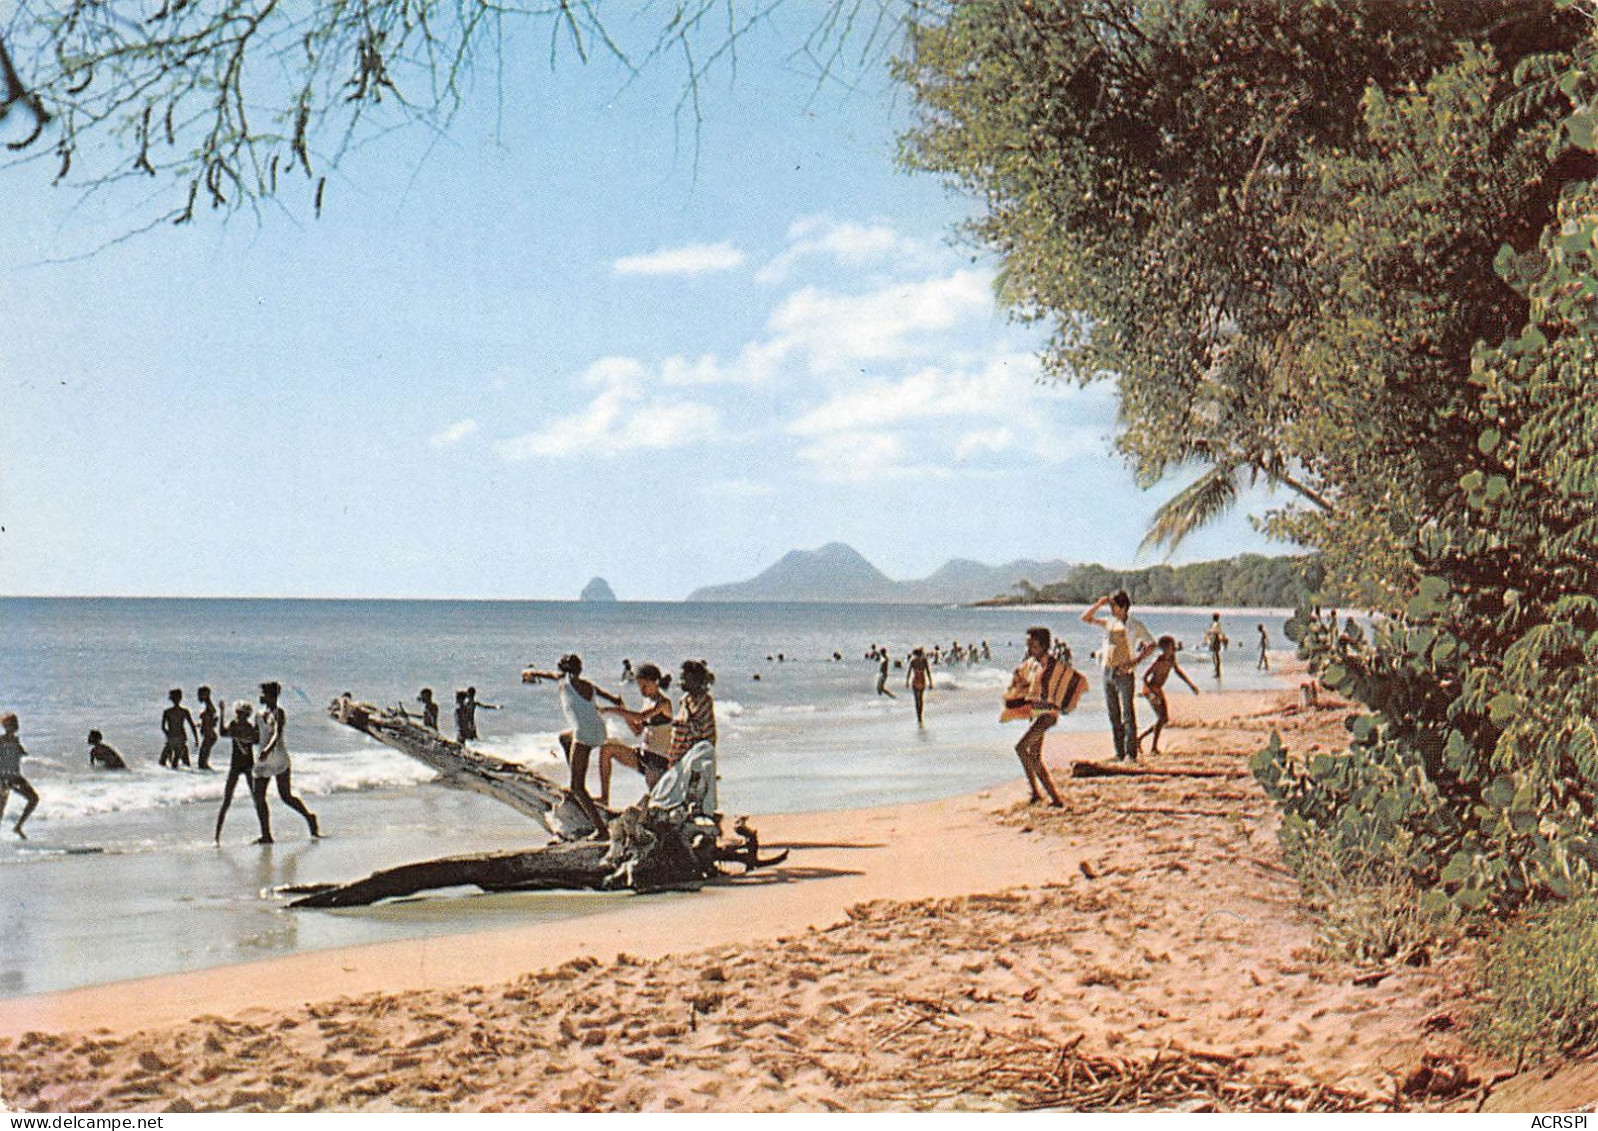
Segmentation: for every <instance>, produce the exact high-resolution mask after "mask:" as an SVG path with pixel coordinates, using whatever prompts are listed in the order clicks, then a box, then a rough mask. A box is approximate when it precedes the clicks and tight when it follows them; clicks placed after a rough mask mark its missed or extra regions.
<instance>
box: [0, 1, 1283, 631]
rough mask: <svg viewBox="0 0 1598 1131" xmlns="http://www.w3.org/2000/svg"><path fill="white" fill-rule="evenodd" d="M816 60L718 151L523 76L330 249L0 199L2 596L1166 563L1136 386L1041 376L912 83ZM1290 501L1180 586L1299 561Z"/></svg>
mask: <svg viewBox="0 0 1598 1131" xmlns="http://www.w3.org/2000/svg"><path fill="white" fill-rule="evenodd" d="M793 42H794V40H793V28H792V26H791V25H790V26H789V27H787V28H786V29H784V28H783V27H780V26H779V27H772V28H768V29H764V30H762V31H760V32H758V33H754V34H752V35H751V37H750V38H749V39H747V40H746V41H745V42H744V43H743V45H742V50H741V53H740V57H739V60H738V66H737V70H736V73H735V74H734V73H731V72H729V71H727V70H723V71H720V72H718V73H717V74H716V75H715V76H714V79H713V81H711V82H710V83H708V84H707V85H706V86H705V88H704V90H703V91H702V107H703V109H702V122H701V126H700V129H699V132H698V136H697V139H696V137H695V133H694V130H693V123H692V120H691V118H684V117H683V116H682V115H681V114H680V113H679V112H677V109H676V107H677V104H678V102H679V100H680V95H681V94H682V90H683V87H682V74H681V71H680V70H679V69H676V68H673V67H671V66H669V65H665V64H661V65H657V66H654V67H652V68H649V69H646V70H645V71H644V72H643V74H642V75H641V76H640V77H637V78H634V79H632V80H631V81H629V80H628V76H627V75H626V74H625V72H624V71H623V70H622V69H621V68H620V67H619V66H617V65H615V64H613V63H610V62H608V61H606V60H603V59H596V60H594V61H592V62H590V63H589V64H588V65H586V66H583V65H579V64H578V63H577V62H576V61H575V60H574V59H567V60H564V61H562V62H560V63H558V64H557V65H556V66H555V67H554V68H553V69H551V67H550V65H549V60H548V57H547V54H545V53H542V52H539V51H525V52H521V51H512V52H511V54H512V55H513V56H515V57H514V58H512V59H511V60H510V65H508V66H507V68H506V77H505V79H504V84H503V87H502V88H499V89H495V90H490V89H488V87H490V86H491V84H489V83H488V82H486V81H481V82H479V84H478V89H476V90H474V91H473V92H471V93H470V94H469V95H468V98H467V102H466V105H465V106H464V107H463V108H462V110H461V112H460V114H459V115H458V116H457V118H456V119H455V121H454V123H453V125H452V127H451V129H450V131H449V132H448V134H447V135H445V136H444V137H442V138H438V137H436V136H433V135H429V134H427V133H426V132H425V131H422V130H413V131H409V132H400V133H396V134H392V135H389V136H387V137H385V138H383V139H382V140H381V141H380V142H378V143H376V144H372V145H368V146H366V147H364V148H363V149H361V150H360V151H358V152H357V153H355V154H354V155H353V156H351V157H348V158H346V159H345V160H344V161H343V162H342V163H341V165H340V166H339V167H338V169H337V170H336V171H335V172H334V173H333V174H332V175H331V176H330V179H329V185H328V190H327V195H326V199H325V206H324V211H323V214H322V216H321V217H320V218H319V219H318V218H314V217H312V216H310V215H309V214H307V213H306V212H305V211H304V210H302V209H299V208H297V207H296V208H293V209H276V208H268V209H266V210H263V211H262V212H261V214H260V215H259V216H254V215H249V214H236V215H234V216H233V217H231V218H230V219H223V218H221V217H218V216H202V218H201V220H200V222H198V223H195V224H192V225H189V226H186V227H183V228H172V227H166V226H162V227H161V228H158V229H156V230H153V231H151V232H148V233H145V234H143V235H139V236H136V237H134V238H132V239H128V240H124V241H122V242H115V243H111V244H110V246H105V245H106V244H107V243H108V242H109V241H113V240H115V238H116V237H117V236H118V235H121V234H123V233H124V232H126V231H127V230H129V228H130V227H132V226H134V225H135V223H136V218H137V216H139V215H140V214H141V213H140V212H139V209H140V208H141V207H145V206H146V205H147V201H146V200H145V199H144V198H143V197H134V196H126V197H121V196H117V195H115V194H112V195H110V196H108V197H101V198H95V199H92V200H90V201H87V202H86V201H84V199H83V198H82V195H81V193H79V192H77V191H76V190H74V189H71V188H68V187H53V186H51V185H50V183H49V177H50V175H51V173H52V172H53V170H52V169H50V168H48V167H44V166H23V167H20V168H11V169H3V170H0V201H3V202H4V206H3V209H0V311H3V314H0V319H3V321H0V328H3V337H0V394H3V398H4V403H3V408H0V419H3V420H4V422H5V423H4V429H5V431H4V437H3V440H0V527H3V528H4V530H3V532H0V594H5V595H126V596H295V597H438V598H446V597H450V598H492V599H518V598H556V599H560V598H571V597H575V596H576V595H577V593H578V592H579V590H580V589H581V588H582V587H583V585H584V583H585V582H586V581H587V580H588V579H589V578H590V577H593V576H596V575H598V576H603V577H605V578H606V579H607V580H608V581H609V582H610V583H611V585H612V587H613V588H614V589H615V591H616V593H617V594H618V596H620V597H621V598H622V599H623V600H629V599H636V600H650V599H656V600H671V599H677V598H680V597H682V596H684V595H686V594H687V593H688V592H689V591H691V590H692V589H694V588H696V587H699V586H701V585H708V584H715V583H720V582H726V581H733V580H739V579H742V578H745V577H748V576H752V575H753V574H754V573H756V572H758V571H759V570H761V569H763V568H765V567H766V566H767V565H770V564H771V563H772V562H773V561H775V560H776V559H777V558H779V557H780V556H781V555H782V554H783V553H785V552H786V551H788V550H790V549H793V548H814V547H816V546H819V545H821V544H823V543H826V542H831V541H843V542H847V543H849V544H850V545H852V546H854V547H855V548H856V549H857V550H859V551H860V552H861V553H863V554H864V555H865V556H866V557H867V558H869V559H870V560H871V561H872V562H873V563H875V564H876V565H877V566H878V567H879V568H880V569H882V570H883V571H884V572H885V573H887V574H888V575H889V576H890V577H895V578H911V577H920V576H924V575H926V574H928V573H931V572H932V571H933V570H935V569H937V568H938V567H939V566H940V565H942V564H943V563H944V562H945V561H947V560H948V559H949V558H952V557H966V558H975V559H977V560H980V561H985V562H989V563H993V564H997V563H999V562H1003V561H1007V560H1010V559H1014V558H1018V557H1031V558H1060V559H1065V560H1068V561H1097V562H1102V563H1104V564H1107V565H1112V566H1125V565H1134V564H1135V565H1150V564H1155V563H1156V562H1158V561H1161V560H1164V559H1163V557H1162V556H1161V555H1157V554H1153V555H1151V554H1144V555H1142V556H1139V555H1138V544H1139V542H1140V541H1141V539H1142V536H1143V532H1144V529H1145V528H1146V525H1147V523H1148V520H1149V517H1150V516H1151V515H1152V513H1153V512H1154V510H1155V509H1156V508H1157V507H1158V505H1159V504H1160V503H1161V502H1162V501H1163V500H1164V499H1165V498H1167V497H1169V495H1171V494H1173V493H1174V492H1175V490H1177V489H1178V488H1179V487H1180V485H1181V484H1180V483H1177V482H1172V483H1169V484H1165V485H1161V486H1160V487H1158V488H1156V489H1154V490H1152V491H1142V490H1140V489H1138V488H1137V487H1136V485H1135V484H1134V483H1133V479H1132V475H1131V472H1130V470H1129V469H1128V468H1127V466H1126V465H1125V463H1124V461H1123V460H1122V459H1121V458H1120V457H1118V456H1117V455H1115V454H1114V452H1113V450H1112V437H1113V434H1114V428H1115V402H1114V396H1113V391H1112V390H1111V389H1110V388H1109V387H1108V386H1105V385H1097V386H1092V387H1089V388H1085V389H1084V388H1080V387H1077V386H1074V385H1059V384H1051V383H1046V382H1040V381H1039V365H1038V361H1037V356H1036V351H1037V349H1038V347H1039V345H1040V344H1041V341H1042V333H1041V331H1040V330H1038V329H1037V328H1035V327H1025V326H1018V325H1016V324H1013V323H1012V322H1011V321H1009V320H1008V319H1007V318H1006V316H1005V314H1004V312H1003V311H1001V310H1000V309H998V307H997V306H996V304H995V301H994V297H993V286H992V283H993V276H994V270H995V266H996V264H995V263H994V261H993V260H992V259H991V258H989V257H987V256H985V255H984V254H983V253H982V252H981V250H980V249H977V248H973V247H970V246H967V245H964V244H961V243H960V242H959V241H958V239H957V227H958V225H959V224H960V222H961V221H962V220H964V219H966V218H968V217H970V216H972V215H974V214H975V211H976V209H977V208H978V207H979V205H978V203H977V202H975V201H972V200H970V199H968V198H965V197H963V196H961V195H959V194H958V193H955V192H952V191H951V190H949V189H948V188H947V187H946V186H945V185H944V184H942V183H941V182H940V181H939V180H937V179H936V178H933V177H930V176H927V175H925V174H910V173H907V172H905V171H903V170H901V169H900V168H899V167H898V166H896V164H895V161H894V154H895V147H896V139H897V137H898V136H899V135H900V134H901V133H902V132H903V131H904V130H905V129H906V128H907V127H908V125H909V124H910V122H911V117H912V116H911V109H912V108H911V106H910V105H909V101H908V98H907V96H906V94H905V93H904V91H903V90H901V89H899V88H897V87H896V86H895V85H894V84H893V82H892V81H891V79H890V78H889V77H888V76H887V74H886V71H885V68H884V67H882V66H881V65H870V66H866V67H864V68H862V69H859V70H858V71H857V72H856V73H854V74H852V75H851V76H849V77H850V81H849V82H848V83H847V84H846V83H843V82H834V83H823V84H821V85H820V86H819V87H818V84H817V81H816V78H815V75H814V72H813V70H811V69H810V68H808V67H806V66H805V65H803V64H802V63H801V62H799V61H797V60H796V59H795V58H794V57H793ZM14 128H15V127H14V125H13V124H12V123H7V124H6V128H5V131H0V132H10V131H12V130H13V129H14ZM141 191H142V190H141ZM1268 504H1269V499H1268V498H1267V497H1266V496H1265V495H1263V494H1262V493H1255V494H1250V495H1248V496H1246V497H1245V499H1244V500H1243V505H1242V506H1241V507H1240V508H1239V509H1238V510H1237V511H1236V512H1234V513H1233V514H1231V515H1230V516H1228V517H1227V518H1226V519H1225V520H1223V521H1221V522H1219V523H1217V524H1215V525H1214V526H1213V527H1212V528H1210V529H1207V530H1205V531H1203V532H1201V533H1200V534H1199V535H1197V536H1195V537H1193V538H1192V539H1190V540H1189V542H1188V543H1186V544H1185V545H1184V546H1183V548H1182V549H1181V551H1180V552H1179V553H1178V554H1177V555H1175V556H1174V557H1173V558H1172V559H1171V560H1172V561H1174V562H1176V563H1181V562H1184V561H1195V560H1204V559H1208V558H1216V557H1225V556H1230V555H1232V554H1235V553H1240V552H1263V553H1283V552H1289V551H1290V550H1291V547H1286V546H1282V545H1280V544H1275V543H1270V542H1267V541H1266V540H1264V539H1263V538H1262V537H1260V536H1259V535H1257V534H1256V533H1254V532H1253V530H1252V529H1251V527H1250V525H1249V522H1248V519H1247V515H1248V514H1249V513H1250V512H1253V513H1259V512H1260V511H1261V510H1262V509H1263V508H1264V507H1265V506H1266V505H1268Z"/></svg>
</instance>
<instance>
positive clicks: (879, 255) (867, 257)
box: [755, 216, 935, 283]
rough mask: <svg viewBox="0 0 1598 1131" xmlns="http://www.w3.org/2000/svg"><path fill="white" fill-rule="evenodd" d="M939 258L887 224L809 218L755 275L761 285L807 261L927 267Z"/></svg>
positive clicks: (793, 227)
mask: <svg viewBox="0 0 1598 1131" xmlns="http://www.w3.org/2000/svg"><path fill="white" fill-rule="evenodd" d="M934 258H935V255H934V252H933V249H932V248H931V247H929V246H928V245H927V244H925V243H923V242H922V241H921V240H918V239H915V238H913V237H911V236H906V235H902V234H900V233H899V232H898V231H896V230H895V229H893V228H892V227H890V226H889V225H887V224H856V223H849V222H839V221H836V220H833V219H832V218H830V217H827V216H805V217H801V218H800V219H798V220H795V221H794V222H793V223H792V224H791V225H790V226H789V228H788V246H787V247H786V248H784V249H783V250H782V251H781V252H779V253H778V254H777V255H776V256H774V257H773V258H772V259H771V260H770V261H769V262H768V263H767V264H766V265H765V266H764V267H762V268H761V269H760V270H759V271H757V272H756V273H755V281H756V282H758V283H780V282H781V281H782V280H783V279H785V278H787V277H788V274H789V273H790V272H791V271H792V270H793V268H794V266H795V265H796V264H798V263H800V262H802V261H804V260H807V259H827V260H830V261H832V262H834V263H837V264H839V265H840V266H843V267H852V268H863V267H870V266H873V265H878V264H889V265H893V266H897V267H911V266H923V267H924V266H926V265H928V264H930V263H931V262H932V260H933V259H934Z"/></svg>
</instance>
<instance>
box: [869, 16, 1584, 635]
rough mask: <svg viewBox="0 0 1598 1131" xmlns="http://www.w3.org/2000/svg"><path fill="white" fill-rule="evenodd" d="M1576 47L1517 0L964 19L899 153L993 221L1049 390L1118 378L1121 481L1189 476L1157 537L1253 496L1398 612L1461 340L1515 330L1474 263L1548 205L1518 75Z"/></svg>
mask: <svg viewBox="0 0 1598 1131" xmlns="http://www.w3.org/2000/svg"><path fill="white" fill-rule="evenodd" d="M1585 28H1586V22H1585V20H1584V19H1583V18H1582V17H1581V16H1580V15H1579V13H1574V12H1560V11H1558V10H1557V9H1556V8H1555V7H1554V6H1553V5H1552V4H1549V3H1535V2H1529V0H1499V2H1497V3H1474V2H1472V3H1462V2H1461V3H1450V2H1444V0H1422V2H1416V3H1406V4H1392V3H1388V2H1386V0H1350V2H1347V3H1336V4H1332V3H1306V4H1286V3H1283V4H1250V3H1237V2H1227V0H1156V2H1153V3H1147V4H1136V5H1131V4H1124V3H1120V2H1117V0H1049V2H1044V0H1036V2H1034V0H1027V2H1023V3H1016V4H968V5H957V6H955V7H954V8H953V9H952V11H951V13H950V14H949V15H948V16H947V17H946V18H943V19H941V20H936V21H932V22H929V23H927V24H924V25H922V26H921V27H919V28H917V29H916V30H915V31H914V33H913V34H912V37H911V46H912V48H913V50H912V51H911V52H910V53H909V55H908V56H907V57H906V58H905V60H903V61H902V62H900V63H899V65H898V73H899V74H900V75H901V77H902V78H904V79H905V81H906V82H908V83H909V84H910V85H911V87H912V88H913V89H914V91H915V94H916V98H917V102H918V105H919V107H920V112H921V119H920V124H919V127H918V128H917V129H916V130H915V131H914V132H913V133H912V135H911V136H910V137H909V138H908V139H907V141H906V143H905V159H906V161H907V163H909V164H910V165H912V166H913V167H916V168H921V169H928V170H933V171H937V172H940V173H943V174H945V175H946V176H948V177H949V178H951V179H952V180H953V181H954V182H955V183H957V184H958V185H960V186H961V187H963V188H966V189H968V190H971V191H973V192H975V193H976V194H977V195H978V196H979V197H980V198H981V199H982V200H983V201H984V202H985V204H986V215H985V216H984V217H983V218H981V219H980V220H978V221H976V222H975V223H974V224H973V225H972V227H971V234H972V235H973V236H974V237H975V238H976V239H977V240H979V241H980V242H982V243H985V244H986V245H987V246H989V247H990V248H991V249H993V250H994V251H996V252H997V253H998V254H999V255H1000V256H1001V258H1002V260H1003V284H1004V286H1003V293H1004V294H1005V295H1006V296H1007V298H1008V299H1009V301H1010V302H1011V303H1012V304H1013V306H1014V309H1015V310H1016V311H1017V313H1018V314H1019V315H1020V316H1021V317H1023V318H1032V319H1038V320H1047V321H1049V322H1051V323H1052V324H1053V327H1054V335H1053V338H1052V339H1051V343H1050V348H1049V350H1048V351H1047V355H1046V358H1045V360H1046V363H1047V364H1048V366H1049V367H1050V369H1051V371H1052V372H1054V373H1056V374H1058V375H1060V376H1063V377H1068V378H1072V379H1077V380H1083V381H1089V380H1096V379H1101V378H1102V379H1110V380H1114V381H1115V382H1116V384H1117V388H1118V392H1119V397H1120V406H1121V415H1122V424H1123V427H1122V430H1121V433H1120V435H1119V437H1118V441H1117V442H1118V445H1119V446H1120V448H1121V450H1122V451H1123V452H1124V453H1125V454H1126V455H1127V457H1128V458H1129V460H1130V461H1131V463H1132V464H1133V466H1134V468H1135V470H1136V473H1137V475H1138V478H1139V480H1140V481H1141V482H1143V483H1145V484H1152V483H1154V482H1156V481H1158V480H1160V479H1162V478H1163V477H1165V476H1167V475H1172V474H1183V475H1188V474H1192V473H1194V472H1195V471H1196V472H1197V477H1196V479H1194V480H1193V485H1192V488H1191V489H1190V490H1189V491H1187V492H1184V493H1182V494H1181V495H1179V496H1178V498H1177V499H1176V500H1173V504H1172V505H1171V506H1170V507H1168V508H1166V509H1165V510H1164V511H1162V512H1161V515H1160V516H1159V521H1158V524H1157V526H1156V529H1155V530H1153V531H1152V532H1151V533H1152V535H1153V536H1154V537H1155V539H1156V540H1158V541H1164V542H1170V541H1173V540H1175V539H1178V538H1180V537H1181V536H1182V535H1183V534H1184V533H1186V532H1187V531H1189V530H1191V529H1193V527H1194V526H1195V525H1196V524H1198V523H1201V522H1203V521H1204V520H1206V519H1207V518H1209V517H1212V516H1213V515H1214V514H1216V513H1218V512H1219V511H1220V510H1222V509H1224V508H1225V507H1226V506H1227V505H1228V504H1229V502H1230V500H1231V499H1233V498H1235V496H1236V489H1237V487H1238V486H1239V485H1241V484H1242V483H1244V482H1247V481H1248V480H1250V479H1262V480H1264V481H1266V482H1268V483H1271V484H1274V485H1277V486H1280V487H1282V488H1284V489H1286V490H1288V491H1290V492H1292V493H1293V494H1294V495H1296V496H1297V498H1298V500H1299V502H1298V503H1296V504H1293V505H1290V506H1288V507H1285V508H1283V509H1282V510H1281V511H1280V512H1278V513H1277V514H1275V515H1274V516H1271V517H1270V518H1269V519H1268V522H1269V527H1268V528H1269V529H1270V530H1271V532H1272V533H1276V534H1279V535H1281V536H1283V537H1286V538H1289V539H1291V540H1295V541H1298V542H1300V543H1301V544H1305V545H1308V546H1310V547H1313V548H1315V549H1316V550H1318V551H1320V552H1321V553H1322V554H1323V555H1325V560H1326V562H1327V565H1328V568H1329V569H1330V570H1331V575H1332V585H1333V588H1334V589H1335V590H1336V591H1337V594H1338V599H1340V600H1343V601H1348V600H1349V599H1351V598H1355V597H1357V598H1360V599H1361V601H1362V602H1363V603H1366V604H1371V605H1375V606H1379V607H1384V608H1386V607H1392V605H1393V602H1394V601H1395V600H1396V599H1397V595H1398V593H1400V592H1401V591H1402V590H1403V589H1404V588H1405V587H1406V585H1407V584H1409V583H1411V582H1412V581H1413V570H1412V568H1411V567H1410V565H1409V562H1408V558H1407V555H1406V553H1405V547H1406V546H1407V544H1408V543H1409V541H1410V540H1411V539H1412V538H1413V536H1414V533H1415V530H1416V527H1417V525H1418V524H1419V523H1420V522H1422V521H1424V520H1425V519H1426V518H1427V517H1429V516H1432V515H1435V514H1438V513H1440V507H1441V504H1442V499H1443V497H1444V496H1445V495H1446V493H1447V492H1448V491H1450V490H1452V481H1453V478H1454V476H1452V475H1440V474H1439V469H1440V468H1447V467H1450V466H1451V465H1452V463H1453V462H1454V461H1455V460H1456V458H1457V449H1458V448H1459V447H1461V446H1462V445H1465V444H1470V443H1474V436H1470V435H1467V434H1466V429H1465V428H1464V426H1463V425H1462V424H1459V423H1457V422H1458V421H1459V420H1460V417H1459V413H1458V410H1459V408H1460V406H1461V404H1462V403H1468V402H1469V401H1470V400H1471V399H1473V397H1474V394H1473V392H1472V391H1471V390H1470V386H1469V382H1468V378H1469V374H1470V352H1471V348H1472V346H1473V344H1474V343H1475V342H1476V341H1477V340H1478V339H1483V338H1484V339H1487V340H1498V339H1499V338H1501V337H1503V336H1504V335H1505V334H1506V333H1508V332H1509V331H1510V329H1511V328H1512V327H1514V326H1517V325H1519V324H1520V323H1521V322H1523V320H1524V315H1525V302H1524V299H1523V298H1522V297H1520V296H1518V295H1516V294H1515V293H1514V292H1512V291H1510V290H1509V289H1507V288H1504V287H1502V286H1501V285H1499V284H1498V283H1497V281H1496V279H1494V278H1493V276H1492V274H1491V271H1490V265H1491V263H1492V261H1493V257H1494V255H1495V254H1496V253H1497V251H1498V249H1499V247H1500V246H1501V245H1502V244H1503V243H1504V242H1506V241H1508V242H1511V243H1517V242H1518V243H1519V244H1521V245H1524V244H1526V243H1529V242H1530V241H1531V240H1532V239H1533V238H1534V237H1535V234H1536V232H1537V231H1538V230H1539V229H1540V227H1541V226H1542V224H1543V222H1544V221H1545V220H1546V218H1547V216H1548V215H1549V211H1550V207H1551V203H1552V200H1553V196H1554V195H1555V193H1556V192H1557V187H1558V182H1559V178H1557V177H1554V178H1550V179H1545V178H1542V177H1540V176H1539V174H1540V173H1541V172H1543V171H1544V169H1545V168H1546V162H1545V161H1544V160H1543V155H1544V153H1545V151H1546V149H1547V146H1548V144H1549V142H1550V139H1551V138H1552V137H1553V135H1554V131H1555V127H1556V123H1557V122H1558V120H1559V118H1560V116H1561V115H1563V114H1565V113H1566V112H1567V111H1568V106H1569V103H1568V100H1567V99H1566V98H1565V97H1564V96H1563V95H1562V93H1561V92H1560V91H1559V90H1558V89H1557V85H1549V84H1542V85H1538V86H1536V87H1535V88H1533V87H1531V86H1528V85H1527V84H1524V83H1519V82H1517V80H1516V79H1515V77H1514V75H1515V71H1516V68H1517V67H1519V65H1520V64H1521V63H1522V62H1524V61H1526V60H1528V59H1532V58H1541V57H1543V56H1544V55H1545V54H1547V53H1549V52H1556V53H1557V52H1562V51H1568V50H1569V49H1570V48H1571V45H1572V44H1574V43H1578V42H1580V41H1581V39H1582V36H1583V35H1584V33H1585ZM1460 43H1467V44H1475V45H1476V46H1474V47H1468V48H1465V49H1464V50H1463V52H1462V50H1461V48H1460V47H1459V46H1458V45H1459V44H1460ZM1511 93H1517V94H1521V95H1522V97H1521V98H1520V99H1519V101H1517V102H1516V103H1515V104H1514V107H1513V108H1512V109H1511V108H1510V107H1509V102H1508V96H1509V95H1510V94H1511ZM1451 421H1453V422H1456V423H1455V424H1454V426H1453V427H1452V430H1450V428H1449V427H1448V422H1451ZM1423 437H1424V438H1425V440H1426V442H1425V443H1420V442H1417V441H1419V440H1420V439H1421V438H1423Z"/></svg>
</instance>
